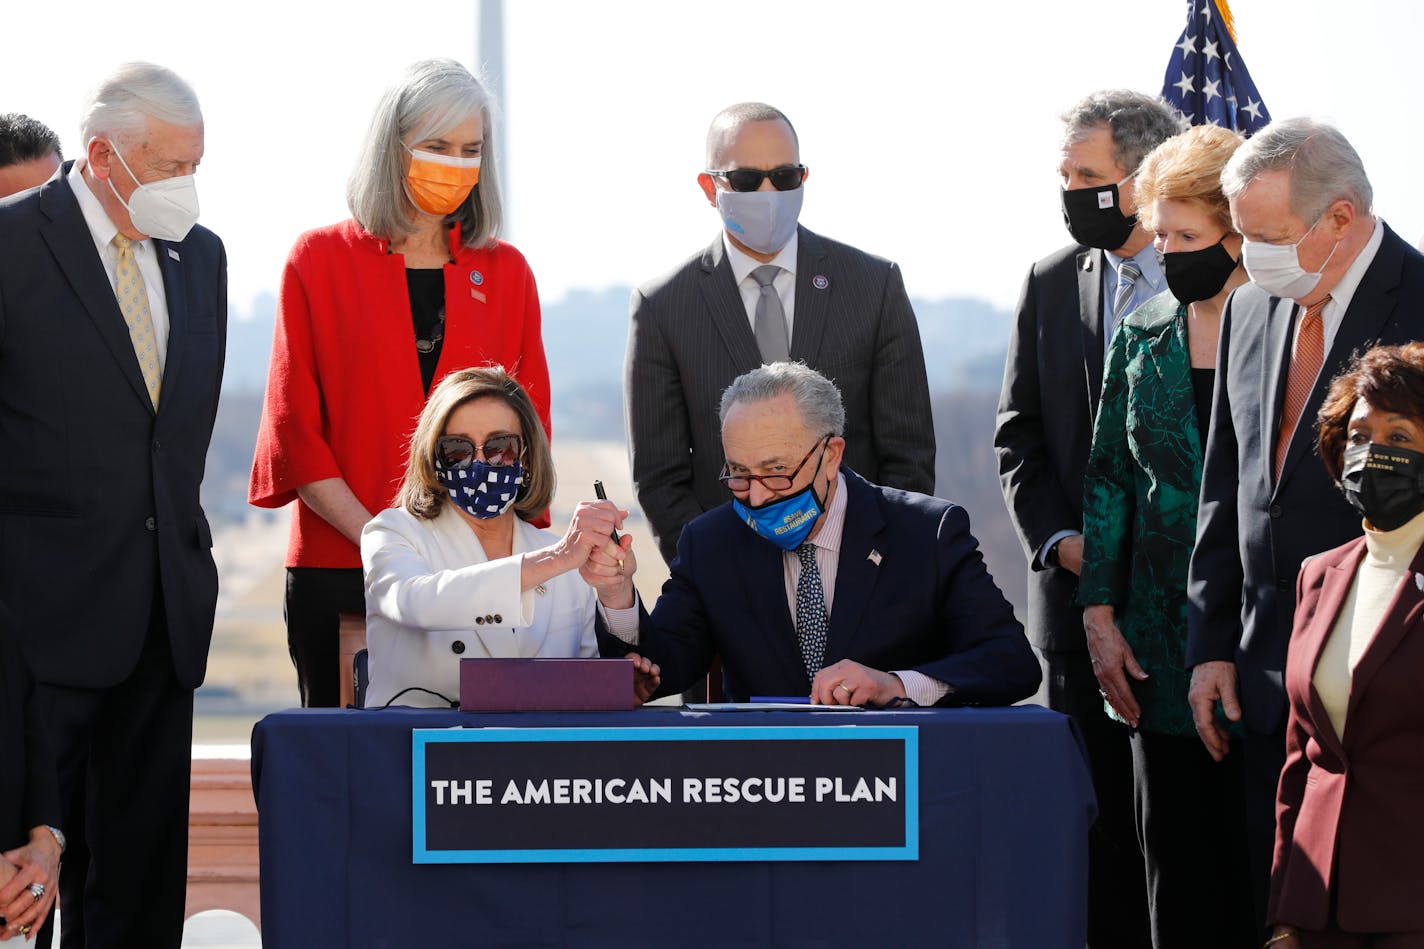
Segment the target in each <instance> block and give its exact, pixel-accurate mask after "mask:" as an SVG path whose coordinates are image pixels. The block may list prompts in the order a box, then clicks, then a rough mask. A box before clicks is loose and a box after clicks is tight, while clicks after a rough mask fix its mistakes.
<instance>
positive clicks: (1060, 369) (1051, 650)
mask: <svg viewBox="0 0 1424 949" xmlns="http://www.w3.org/2000/svg"><path fill="white" fill-rule="evenodd" d="M1185 127H1186V125H1185V122H1184V120H1183V119H1182V117H1181V116H1180V115H1179V114H1178V113H1177V112H1176V110H1174V109H1173V108H1172V107H1171V106H1169V105H1168V104H1167V103H1166V102H1164V101H1163V100H1162V99H1160V98H1158V97H1156V96H1148V95H1143V94H1142V93H1139V92H1132V91H1130V90H1126V89H1109V90H1104V91H1101V92H1095V93H1093V94H1091V95H1089V96H1086V97H1085V98H1083V99H1082V100H1081V101H1079V102H1078V103H1076V104H1075V105H1074V106H1073V107H1072V108H1071V109H1069V110H1068V111H1067V112H1066V113H1064V115H1063V141H1062V149H1061V153H1060V156H1059V166H1058V171H1059V176H1060V178H1061V179H1062V187H1063V190H1062V193H1061V202H1062V210H1063V221H1064V223H1065V224H1066V225H1067V228H1068V232H1069V234H1070V235H1072V237H1073V240H1074V243H1073V244H1070V245H1068V246H1067V247H1064V248H1063V249H1061V250H1059V251H1057V252H1055V253H1053V254H1050V255H1049V256H1047V257H1045V258H1044V259H1043V260H1040V261H1039V262H1038V263H1036V264H1034V265H1033V266H1032V267H1030V268H1029V272H1028V277H1027V279H1026V280H1025V281H1024V286H1023V292H1022V294H1021V296H1020V298H1019V305H1018V313H1017V317H1016V319H1015V322H1014V328H1013V334H1012V336H1011V337H1010V341H1009V353H1008V360H1007V362H1006V364H1005V367H1004V384H1003V389H1002V391H1001V393H1000V396H999V411H998V422H997V427H996V429H995V432H994V448H995V450H996V452H997V453H998V456H999V477H1000V481H1001V483H1002V485H1003V490H1004V500H1005V502H1006V503H1007V505H1008V508H1009V516H1010V518H1012V520H1013V522H1014V527H1015V529H1016V530H1017V531H1018V534H1019V539H1020V540H1021V541H1022V543H1023V547H1024V552H1025V554H1026V555H1027V557H1028V567H1029V575H1028V636H1029V640H1030V641H1031V642H1032V643H1033V645H1034V646H1035V647H1036V648H1037V650H1038V652H1039V656H1040V659H1041V661H1042V662H1043V665H1044V670H1045V675H1046V678H1047V702H1048V706H1049V707H1050V708H1052V709H1055V710H1057V711H1060V712H1063V713H1065V714H1067V715H1071V716H1072V717H1073V719H1074V721H1076V722H1077V723H1078V727H1079V729H1080V730H1081V731H1082V734H1083V740H1084V744H1085V745H1086V747H1087V749H1088V759H1089V762H1090V764H1091V766H1092V771H1093V784H1094V787H1095V789H1096V791H1097V795H1098V819H1097V822H1096V823H1094V825H1093V829H1092V832H1091V834H1090V836H1089V839H1088V853H1089V878H1088V899H1089V904H1088V943H1089V945H1090V946H1092V949H1111V947H1123V949H1136V947H1139V946H1145V945H1148V944H1149V943H1150V937H1149V935H1148V922H1147V891H1146V871H1145V869H1144V867H1143V862H1142V850H1141V847H1140V845H1139V843H1138V839H1137V829H1136V825H1135V823H1134V817H1133V814H1134V810H1133V799H1132V754H1131V749H1130V746H1129V744H1128V730H1127V728H1126V727H1125V726H1123V725H1119V724H1117V723H1115V722H1114V721H1112V720H1111V719H1110V718H1108V717H1107V715H1105V714H1104V713H1103V700H1102V697H1101V696H1100V695H1099V692H1098V681H1097V677H1096V676H1095V675H1094V672H1093V668H1092V666H1091V663H1090V657H1089V655H1088V649H1087V642H1086V640H1085V639H1084V635H1083V611H1082V609H1081V608H1079V606H1078V605H1077V602H1076V596H1077V589H1078V573H1079V571H1080V570H1081V568H1082V562H1083V533H1082V532H1083V473H1084V471H1085V470H1086V469H1087V466H1088V449H1089V448H1090V447H1091V446H1092V441H1093V419H1094V417H1095V416H1096V415H1097V409H1098V395H1099V392H1100V390H1101V389H1102V384H1103V357H1104V355H1105V354H1106V352H1107V347H1108V344H1109V343H1110V342H1111V341H1112V335H1113V330H1114V329H1116V327H1117V324H1118V323H1119V322H1121V321H1122V318H1123V317H1125V316H1126V315H1127V314H1128V313H1130V312H1132V310H1133V309H1135V308H1136V307H1137V306H1138V305H1140V304H1142V303H1144V302H1146V301H1147V300H1149V299H1151V298H1152V297H1154V296H1156V295H1157V294H1158V293H1160V292H1162V291H1163V290H1165V289H1167V283H1166V278H1165V277H1164V276H1163V273H1162V267H1161V264H1160V263H1159V262H1158V258H1157V253H1156V251H1155V249H1154V248H1153V246H1152V235H1151V234H1150V233H1148V231H1147V229H1146V228H1144V227H1143V226H1142V225H1141V224H1139V223H1138V221H1137V214H1136V211H1137V205H1136V200H1135V194H1134V189H1133V182H1132V177H1133V175H1134V174H1135V173H1136V172H1137V167H1138V165H1140V164H1141V163H1142V160H1143V158H1145V157H1146V156H1147V153H1148V152H1150V151H1152V149H1154V148H1156V147H1157V146H1158V145H1160V144H1161V143H1162V142H1164V141H1166V140H1167V139H1168V138H1171V137H1172V136H1173V135H1176V134H1177V133H1178V132H1181V131H1182V130H1183V129H1184V128H1185Z"/></svg>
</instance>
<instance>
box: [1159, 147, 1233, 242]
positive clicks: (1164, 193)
mask: <svg viewBox="0 0 1424 949" xmlns="http://www.w3.org/2000/svg"><path fill="white" fill-rule="evenodd" d="M1244 141H1246V140H1245V139H1244V138H1242V137H1241V136H1240V135H1238V134H1237V133H1235V132H1233V131H1231V130H1230V129H1224V128H1221V127H1219V126H1215V125H1196V126H1193V127H1192V128H1189V129H1187V130H1186V131H1185V132H1183V133H1182V134H1180V135H1174V136H1172V137H1171V138H1169V139H1167V140H1166V141H1165V142H1163V143H1162V144H1161V145H1158V146H1157V147H1156V148H1154V149H1152V151H1151V152H1149V153H1148V155H1147V157H1146V158H1145V159H1143V161H1142V170H1141V171H1139V172H1138V173H1137V179H1136V181H1135V182H1134V187H1135V188H1136V192H1135V193H1136V196H1137V215H1138V217H1139V218H1140V219H1141V221H1142V224H1143V226H1144V227H1146V228H1147V229H1148V230H1149V231H1150V230H1153V229H1154V224H1155V222H1154V221H1153V219H1152V214H1153V210H1154V209H1153V207H1152V204H1153V202H1154V201H1158V200H1169V201H1185V202H1187V203H1188V204H1194V205H1196V206H1197V207H1199V208H1201V209H1202V210H1203V211H1205V212H1206V213H1207V214H1209V215H1211V216H1212V217H1213V218H1214V219H1215V220H1216V223H1218V224H1220V225H1221V227H1222V229H1224V230H1225V231H1226V232H1227V233H1228V234H1235V233H1236V228H1235V227H1233V226H1232V224H1231V206H1230V205H1229V204H1228V203H1227V201H1226V195H1225V194H1224V193H1223V192H1222V190H1221V172H1222V170H1223V169H1224V168H1225V167H1226V163H1227V162H1228V161H1230V159H1231V156H1232V155H1233V154H1235V152H1236V149H1238V148H1240V147H1241V144H1242V143H1243V142H1244Z"/></svg>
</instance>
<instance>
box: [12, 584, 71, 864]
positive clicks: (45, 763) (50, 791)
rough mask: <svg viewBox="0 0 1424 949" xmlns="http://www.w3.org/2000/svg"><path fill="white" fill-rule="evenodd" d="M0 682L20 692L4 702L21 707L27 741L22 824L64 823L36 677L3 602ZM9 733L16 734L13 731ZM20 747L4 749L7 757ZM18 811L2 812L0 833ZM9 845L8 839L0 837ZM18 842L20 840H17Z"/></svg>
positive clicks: (24, 736)
mask: <svg viewBox="0 0 1424 949" xmlns="http://www.w3.org/2000/svg"><path fill="white" fill-rule="evenodd" d="M0 627H3V628H0V663H3V664H4V668H0V686H12V687H13V688H14V689H15V691H17V692H18V693H19V696H18V702H17V703H16V704H14V705H10V704H9V703H10V702H12V701H15V699H14V698H12V697H7V696H0V698H5V699H6V701H5V702H4V703H0V705H4V706H5V707H8V708H14V709H18V710H19V711H20V713H21V717H22V720H23V723H24V724H23V729H22V734H23V739H22V740H23V741H24V743H25V747H24V754H23V764H22V765H21V766H22V767H23V768H24V771H23V774H24V781H25V785H24V797H23V800H22V802H21V805H20V806H21V812H20V814H19V815H18V816H19V828H20V829H22V830H29V829H31V828H33V827H39V826H41V825H45V824H47V825H53V826H59V825H60V824H61V823H62V820H61V817H60V809H59V773H58V771H57V770H56V766H55V759H54V755H53V752H52V747H51V745H50V742H49V733H48V731H47V730H46V727H45V723H44V718H43V716H42V714H41V712H40V708H39V701H38V699H37V697H36V696H35V680H34V677H33V676H32V675H31V674H30V667H29V665H28V664H27V663H26V661H25V657H24V654H23V653H22V652H21V651H20V643H19V630H18V628H17V626H16V622H15V618H14V616H13V615H12V614H11V613H10V611H9V609H7V608H6V607H5V606H4V605H3V604H0ZM10 734H14V733H13V732H10ZM14 751H17V749H9V748H7V749H5V754H6V756H7V758H8V757H9V756H10V754H11V753H12V752H14ZM14 816H15V815H10V816H6V815H0V837H4V836H6V835H8V833H9V830H8V829H7V828H9V827H10V826H11V824H10V821H11V820H12V819H13V817H14ZM0 843H5V844H6V845H8V843H9V842H7V841H0ZM15 843H19V841H15Z"/></svg>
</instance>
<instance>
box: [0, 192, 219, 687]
mask: <svg viewBox="0 0 1424 949" xmlns="http://www.w3.org/2000/svg"><path fill="white" fill-rule="evenodd" d="M69 167H70V165H69V164H66V165H65V167H64V173H65V174H67V173H68V170H69ZM153 249H154V251H155V253H156V255H157V258H158V263H159V267H160V269H161V271H162V274H163V286H164V291H165V294H166V297H167V302H168V316H169V322H170V328H169V337H168V356H167V363H166V365H165V367H164V372H163V388H162V393H161V395H160V398H159V405H158V409H157V411H155V410H154V408H153V403H152V402H151V401H150V400H149V397H148V391H147V389H146V388H145V387H144V383H143V376H142V374H141V373H140V371H139V366H138V359H137V357H136V356H135V355H134V350H133V344H132V343H131V342H130V340H129V333H128V327H127V326H126V325H125V323H124V318H123V315H122V313H121V312H120V311H119V305H118V302H117V300H115V298H114V290H113V287H112V285H111V284H110V283H109V278H108V275H107V274H106V273H105V271H104V265H103V263H102V261H101V260H100V259H99V255H98V253H97V252H96V250H95V248H94V239H93V237H92V236H91V234H90V231H89V228H88V226H87V225H86V224H85V221H84V215H83V213H82V212H81V211H80V208H79V203H78V201H77V199H76V198H75V196H74V192H73V191H72V190H71V188H70V185H69V182H68V181H67V180H65V179H64V177H63V175H61V176H60V177H57V178H54V179H51V180H50V181H48V182H46V183H45V184H44V185H42V186H40V187H39V188H38V189H35V190H31V191H25V192H21V193H20V194H18V195H13V196H11V197H9V198H6V199H4V200H0V459H3V461H0V600H3V601H4V602H5V603H7V604H8V605H9V606H10V608H11V609H12V610H13V611H14V612H15V613H16V616H17V621H18V623H19V627H20V629H21V631H22V637H23V640H24V648H25V654H26V656H27V658H28V659H29V661H30V664H31V666H32V667H33V669H34V673H35V677H36V678H37V679H38V680H39V681H41V682H45V683H49V684H55V685H63V686H72V687H78V688H107V687H110V686H113V685H115V684H117V683H119V682H122V681H123V680H124V679H125V678H126V677H127V676H128V674H129V673H130V671H132V669H133V668H134V666H135V664H136V663H137V661H138V656H139V652H140V650H141V649H142V647H143V643H144V638H145V637H146V635H147V631H148V628H149V619H150V616H151V615H152V612H153V610H154V609H155V608H156V604H157V602H158V598H157V596H156V594H158V593H161V608H162V610H163V613H164V618H165V619H166V626H167V629H168V635H169V640H170V644H171V647H172V653H173V666H174V671H175V673H176V675H177V678H178V681H179V682H181V683H182V684H183V685H184V686H186V687H189V688H195V687H197V685H198V684H199V683H200V682H201V681H202V679H203V672H204V669H205V667H206V664H207V653H208V643H209V641H210V640H211V638H212V629H213V609H214V606H215V605H216V602H217V570H216V568H215V567H214V564H213V557H212V533H211V531H210V530H209V527H208V522H207V519H206V518H205V517H204V515H203V510H202V507H201V506H200V505H199V501H198V487H199V485H200V483H201V482H202V480H203V468H204V465H205V463H206V460H207V452H208V441H209V438H210V437H211V435H212V430H213V420H214V418H215V416H216V414H217V405H218V390H219V388H220V385H221V382H222V370H223V358H224V354H225V352H226V341H227V257H226V254H225V252H224V250H223V246H222V242H221V241H220V240H219V239H218V238H217V236H216V235H215V234H213V233H212V232H211V231H208V230H206V229H205V228H202V227H195V228H193V230H192V231H191V232H190V233H189V234H188V237H187V239H185V240H183V241H182V242H180V243H170V242H166V241H159V240H155V241H153Z"/></svg>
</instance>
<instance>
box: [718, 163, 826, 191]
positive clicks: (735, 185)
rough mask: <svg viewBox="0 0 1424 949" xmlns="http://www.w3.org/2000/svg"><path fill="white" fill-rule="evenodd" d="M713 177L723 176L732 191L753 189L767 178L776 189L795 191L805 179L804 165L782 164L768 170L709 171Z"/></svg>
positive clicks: (736, 169)
mask: <svg viewBox="0 0 1424 949" xmlns="http://www.w3.org/2000/svg"><path fill="white" fill-rule="evenodd" d="M707 174H709V175H711V176H712V177H714V178H724V179H726V182H727V184H729V185H731V187H732V190H733V191H755V190H757V189H758V188H760V187H761V183H762V182H763V181H765V180H766V179H767V178H770V179H771V186H772V187H773V188H775V189H776V190H777V191H795V190H796V189H797V188H799V187H801V182H803V181H805V180H806V166H805V165H782V166H781V167H780V168H773V169H771V170H770V171H762V170H761V169H760V168H732V169H730V170H728V171H709V172H707Z"/></svg>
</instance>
